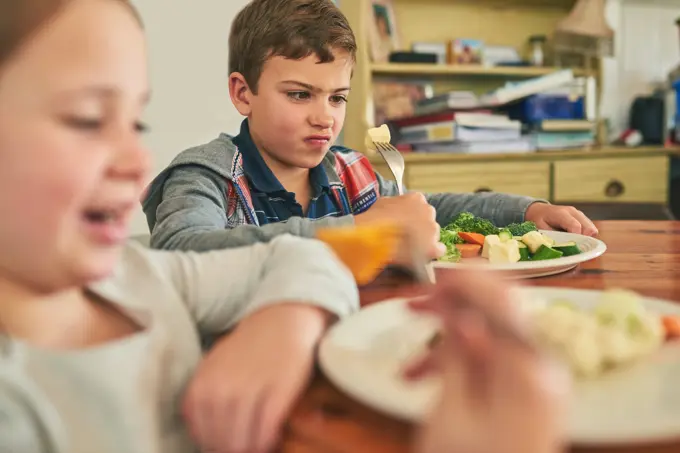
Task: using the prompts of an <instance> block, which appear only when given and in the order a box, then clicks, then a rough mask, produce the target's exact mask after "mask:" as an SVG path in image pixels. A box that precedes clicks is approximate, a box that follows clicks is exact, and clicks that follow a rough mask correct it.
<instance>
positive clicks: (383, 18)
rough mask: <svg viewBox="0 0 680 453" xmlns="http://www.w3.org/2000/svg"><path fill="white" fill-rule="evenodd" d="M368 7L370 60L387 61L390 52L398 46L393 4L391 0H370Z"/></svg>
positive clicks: (376, 61)
mask: <svg viewBox="0 0 680 453" xmlns="http://www.w3.org/2000/svg"><path fill="white" fill-rule="evenodd" d="M370 7H371V14H370V15H369V18H370V20H369V30H368V31H369V33H368V34H369V39H370V54H371V60H373V62H375V63H387V62H388V61H389V57H390V53H391V52H393V51H395V50H398V49H399V46H400V39H399V28H398V26H397V20H396V15H395V13H394V4H393V3H392V0H371V2H370Z"/></svg>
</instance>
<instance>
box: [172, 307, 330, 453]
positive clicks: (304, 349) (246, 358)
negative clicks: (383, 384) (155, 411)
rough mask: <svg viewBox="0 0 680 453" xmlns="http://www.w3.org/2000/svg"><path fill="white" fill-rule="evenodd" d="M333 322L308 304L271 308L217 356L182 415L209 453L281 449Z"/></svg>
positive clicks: (195, 382)
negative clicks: (321, 341)
mask: <svg viewBox="0 0 680 453" xmlns="http://www.w3.org/2000/svg"><path fill="white" fill-rule="evenodd" d="M331 317H332V315H330V314H329V313H327V312H325V311H323V310H321V309H320V308H317V307H311V306H307V305H302V304H294V303H291V304H282V305H276V306H272V307H268V308H265V309H263V310H261V311H258V312H256V313H254V314H252V315H251V316H250V317H248V318H246V319H245V320H243V321H242V322H241V324H240V325H239V326H238V327H237V328H236V330H235V331H234V332H233V333H231V334H230V335H229V336H227V337H225V338H223V339H222V340H220V341H219V342H218V343H217V344H216V345H215V346H214V347H213V348H212V349H211V350H210V352H209V353H208V354H207V356H206V357H205V358H204V360H203V361H202V362H201V364H200V365H199V367H198V369H197V370H196V374H195V375H194V377H193V379H192V381H191V382H190V384H189V386H188V389H187V391H186V394H185V397H184V401H183V407H182V409H183V414H184V418H185V420H186V422H187V425H188V427H189V430H190V432H191V435H192V437H193V438H194V440H195V441H196V443H197V444H198V445H199V447H200V448H201V449H202V451H210V452H225V453H227V452H229V453H230V452H234V453H236V452H253V453H259V452H267V451H270V450H272V449H273V448H274V447H275V445H276V443H277V441H278V437H279V434H280V430H281V427H282V424H283V422H284V420H285V417H286V416H287V414H288V413H289V411H290V410H291V407H292V405H293V404H294V403H295V401H296V399H297V398H298V396H299V395H300V393H301V392H302V390H303V389H304V388H305V387H306V386H307V383H308V381H309V379H310V377H311V375H312V371H313V365H314V354H315V348H316V345H317V343H318V340H319V339H320V337H321V335H322V333H323V332H324V331H325V329H326V327H327V326H328V324H329V323H330V321H331Z"/></svg>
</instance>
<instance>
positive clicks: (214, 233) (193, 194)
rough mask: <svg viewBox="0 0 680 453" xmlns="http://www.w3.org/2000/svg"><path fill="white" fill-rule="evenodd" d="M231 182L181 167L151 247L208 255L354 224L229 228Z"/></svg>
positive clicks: (303, 222) (295, 221)
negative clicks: (275, 238)
mask: <svg viewBox="0 0 680 453" xmlns="http://www.w3.org/2000/svg"><path fill="white" fill-rule="evenodd" d="M226 194H227V183H226V181H225V180H224V179H223V178H222V177H221V176H219V175H217V174H215V173H214V172H212V171H211V170H209V169H207V168H204V167H200V166H191V167H179V168H177V169H175V170H174V171H173V172H172V174H171V175H170V176H169V177H168V179H167V180H166V181H165V184H164V187H163V201H162V202H161V203H160V204H159V205H158V208H157V210H156V224H155V225H154V227H153V231H152V233H151V246H152V247H154V248H159V249H167V250H193V251H199V252H201V251H209V250H215V249H223V248H231V247H240V246H244V245H251V244H255V243H258V242H267V241H270V240H271V239H273V238H274V237H276V236H279V235H282V234H292V235H294V236H300V237H307V238H310V237H313V236H314V233H315V231H316V228H319V227H324V226H341V225H348V224H349V225H351V224H353V223H354V216H351V215H349V216H343V217H327V218H325V219H319V220H314V221H312V220H310V219H304V218H301V217H292V218H291V219H289V220H288V221H287V222H279V223H273V224H268V225H263V226H256V225H243V226H239V227H236V228H227V205H226V204H227V196H226Z"/></svg>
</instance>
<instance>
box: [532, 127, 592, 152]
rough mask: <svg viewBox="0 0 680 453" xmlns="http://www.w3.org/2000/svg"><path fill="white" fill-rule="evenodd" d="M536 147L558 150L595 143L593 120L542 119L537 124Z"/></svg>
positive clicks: (541, 149) (540, 149)
mask: <svg viewBox="0 0 680 453" xmlns="http://www.w3.org/2000/svg"><path fill="white" fill-rule="evenodd" d="M537 126H538V127H537V130H536V132H535V135H536V148H537V149H538V150H539V151H558V150H564V149H570V148H584V147H587V146H592V145H594V144H595V126H596V125H595V122H594V121H588V120H543V121H542V122H541V123H540V124H539V125H537Z"/></svg>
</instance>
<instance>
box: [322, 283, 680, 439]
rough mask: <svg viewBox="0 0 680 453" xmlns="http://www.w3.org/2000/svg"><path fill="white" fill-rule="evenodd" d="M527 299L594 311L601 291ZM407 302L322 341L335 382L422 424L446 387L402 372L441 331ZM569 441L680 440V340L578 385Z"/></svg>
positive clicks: (659, 309) (391, 303)
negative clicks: (567, 303) (406, 378)
mask: <svg viewBox="0 0 680 453" xmlns="http://www.w3.org/2000/svg"><path fill="white" fill-rule="evenodd" d="M521 291H523V292H526V294H527V297H526V300H534V301H535V300H537V298H539V299H541V300H544V301H551V300H555V299H559V300H569V301H572V302H573V303H574V304H577V305H578V306H581V307H584V308H589V307H593V306H594V305H595V304H597V302H598V301H599V298H600V296H601V292H600V291H586V290H573V289H561V288H525V289H522V290H521ZM405 302H406V301H405V300H404V299H392V300H388V301H384V302H381V303H378V304H375V305H371V306H369V307H367V308H365V309H363V310H361V311H360V312H359V313H357V314H355V315H354V316H351V317H349V318H347V319H345V320H344V321H342V322H340V323H339V324H337V325H335V326H334V327H333V328H332V329H331V330H330V331H329V333H328V334H327V335H326V337H325V338H324V339H323V341H322V343H321V347H320V350H319V360H320V363H321V368H322V369H323V371H324V373H325V374H326V375H327V376H328V378H329V379H330V380H331V381H332V382H333V383H334V384H335V385H337V386H338V387H339V388H340V389H342V390H343V391H344V392H346V393H347V394H348V395H350V396H351V397H353V398H355V399H356V400H358V401H360V402H362V403H364V404H366V405H368V406H370V407H373V408H374V409H376V410H378V411H381V412H384V413H386V414H388V415H391V416H394V417H396V418H400V419H404V420H408V421H414V422H417V421H419V420H420V419H421V418H422V417H423V416H424V415H425V414H426V413H427V411H428V409H429V407H430V404H431V402H432V401H433V400H434V398H436V395H437V391H438V381H437V379H436V378H430V379H428V380H426V381H422V382H418V383H408V382H405V381H404V380H403V379H401V377H400V374H399V373H400V370H401V369H402V367H403V365H404V363H405V362H407V361H408V358H409V357H412V356H414V355H416V354H417V353H418V352H420V351H422V350H423V348H424V345H425V343H426V341H427V339H428V338H430V335H431V334H432V333H433V331H434V329H435V328H436V325H435V324H434V323H433V321H432V320H431V319H429V318H423V317H420V316H418V315H415V314H413V313H411V312H410V311H408V310H407V308H406V307H405ZM643 303H644V305H645V307H647V309H648V310H650V311H653V312H656V313H661V314H680V304H674V303H672V302H667V301H663V300H659V299H649V298H644V299H643ZM570 410H571V413H570V414H569V435H570V439H571V440H572V442H574V443H576V444H581V445H612V444H629V443H640V442H656V441H662V440H667V439H672V438H680V342H676V343H668V344H667V345H665V346H664V347H662V348H661V350H660V351H658V352H657V353H656V354H654V355H652V356H650V357H648V358H647V359H645V360H644V361H641V362H638V363H637V364H634V365H632V366H630V367H628V368H620V369H618V370H614V371H611V372H610V373H608V374H606V375H604V376H602V377H600V378H597V379H594V380H591V381H581V382H578V381H577V382H576V383H575V385H574V393H573V401H572V404H571V409H570Z"/></svg>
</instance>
